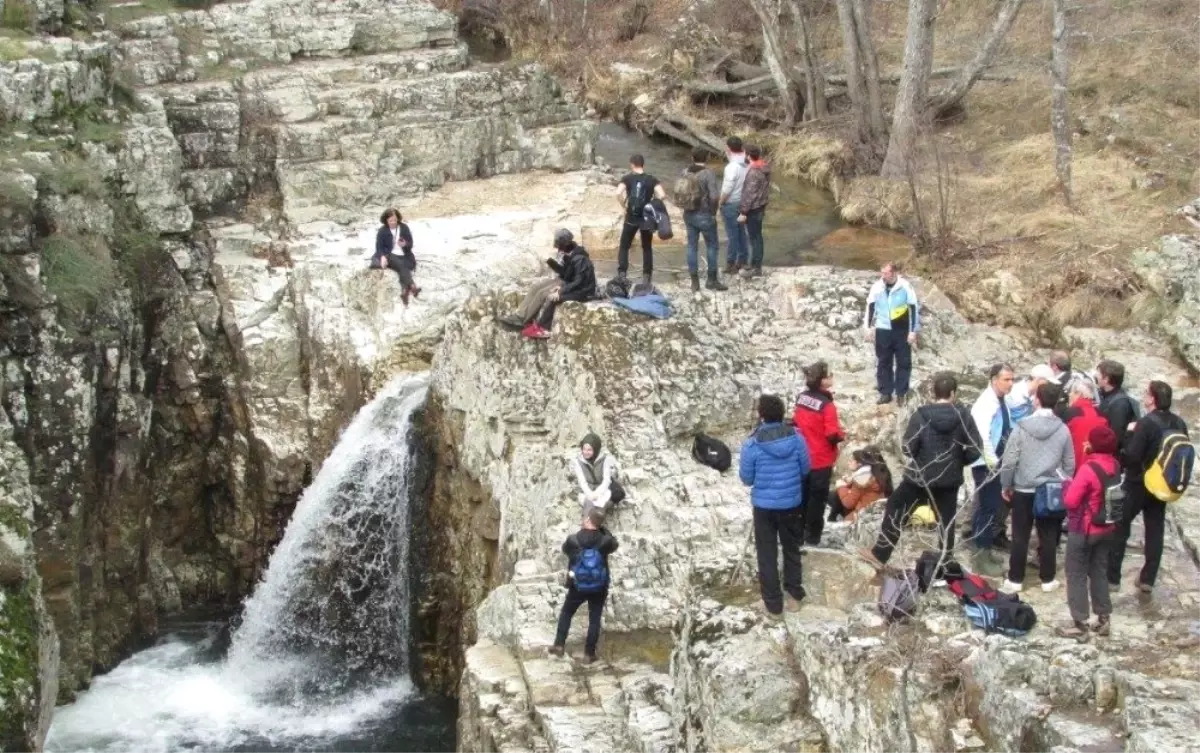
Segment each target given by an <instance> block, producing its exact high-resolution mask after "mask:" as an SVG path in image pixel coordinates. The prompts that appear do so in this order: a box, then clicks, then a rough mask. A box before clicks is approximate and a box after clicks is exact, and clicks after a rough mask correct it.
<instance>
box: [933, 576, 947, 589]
mask: <svg viewBox="0 0 1200 753" xmlns="http://www.w3.org/2000/svg"><path fill="white" fill-rule="evenodd" d="M929 587H930V588H945V587H946V581H944V580H941V579H940V578H939V579H938V580H935V581H934V582H932V583H930V584H929Z"/></svg>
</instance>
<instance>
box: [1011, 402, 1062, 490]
mask: <svg viewBox="0 0 1200 753" xmlns="http://www.w3.org/2000/svg"><path fill="white" fill-rule="evenodd" d="M1074 474H1075V450H1074V448H1072V446H1071V432H1069V431H1067V426H1066V424H1064V423H1063V422H1062V419H1060V418H1059V417H1058V416H1056V415H1054V411H1052V410H1050V409H1049V408H1039V409H1037V410H1035V411H1034V412H1033V415H1031V416H1029V417H1028V418H1025V419H1023V420H1021V421H1019V422H1018V423H1017V428H1016V429H1014V430H1013V433H1012V436H1010V437H1009V438H1008V446H1006V447H1005V448H1004V459H1003V460H1001V461H1000V488H1001V489H1015V490H1016V491H1019V492H1025V493H1032V492H1035V491H1037V488H1038V487H1039V486H1041V485H1042V484H1045V483H1047V482H1049V481H1061V480H1063V479H1066V478H1070V477H1071V476H1072V475H1074Z"/></svg>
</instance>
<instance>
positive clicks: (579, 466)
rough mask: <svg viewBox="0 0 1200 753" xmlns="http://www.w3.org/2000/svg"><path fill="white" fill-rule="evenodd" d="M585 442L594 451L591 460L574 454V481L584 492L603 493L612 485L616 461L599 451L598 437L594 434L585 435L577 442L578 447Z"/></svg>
mask: <svg viewBox="0 0 1200 753" xmlns="http://www.w3.org/2000/svg"><path fill="white" fill-rule="evenodd" d="M585 444H586V445H590V446H591V447H592V450H593V451H594V452H593V453H592V459H591V460H584V459H583V455H576V456H575V462H574V463H572V468H573V469H574V471H575V482H576V483H578V484H579V490H580V491H581V492H583V493H584V494H592V493H593V492H600V493H601V494H603V493H604V492H606V491H608V489H609V487H610V486H611V485H612V480H613V476H615V475H616V461H614V460H613V459H612V457H610V456H608V455H605V454H604V453H603V452H601V449H600V447H601V445H600V437H598V436H596V435H595V434H588V435H587V436H585V437H584V438H583V441H582V442H580V443H579V446H580V448H582V447H583V445H585Z"/></svg>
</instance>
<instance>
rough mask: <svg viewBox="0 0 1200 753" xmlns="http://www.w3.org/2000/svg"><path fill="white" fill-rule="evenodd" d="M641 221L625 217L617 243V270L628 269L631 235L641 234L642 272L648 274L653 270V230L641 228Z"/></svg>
mask: <svg viewBox="0 0 1200 753" xmlns="http://www.w3.org/2000/svg"><path fill="white" fill-rule="evenodd" d="M641 226H642V225H641V223H640V222H638V221H633V222H631V221H630V220H629V218H628V217H626V218H625V225H624V226H623V227H622V228H621V242H620V243H619V244H618V245H617V271H618V272H626V271H628V270H629V248H630V247H631V246H632V245H633V236H635V235H641V236H642V274H644V275H648V274H650V273H651V272H653V271H654V231H653V230H642V229H641Z"/></svg>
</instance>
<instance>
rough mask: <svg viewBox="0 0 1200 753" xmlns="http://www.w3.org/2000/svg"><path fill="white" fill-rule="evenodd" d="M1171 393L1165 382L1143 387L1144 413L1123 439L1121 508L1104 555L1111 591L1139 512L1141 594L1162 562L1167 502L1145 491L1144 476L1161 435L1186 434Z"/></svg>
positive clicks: (1149, 586) (1147, 589) (1115, 586)
mask: <svg viewBox="0 0 1200 753" xmlns="http://www.w3.org/2000/svg"><path fill="white" fill-rule="evenodd" d="M1172 397H1173V392H1172V390H1171V385H1169V384H1167V383H1166V382H1159V381H1153V382H1151V383H1150V385H1149V386H1148V387H1147V388H1146V396H1145V397H1144V398H1143V399H1142V406H1143V407H1145V409H1146V415H1145V416H1143V417H1142V418H1140V419H1138V422H1137V425H1136V426H1135V427H1134V429H1133V431H1132V432H1130V433H1129V436H1128V437H1127V438H1126V444H1125V446H1124V447H1123V448H1122V449H1121V466H1122V467H1123V468H1124V470H1125V510H1124V515H1123V517H1122V520H1121V525H1120V526H1118V528H1117V540H1116V541H1115V542H1113V548H1112V551H1111V552H1110V553H1109V555H1108V585H1109V586H1110V587H1111V588H1112V589H1113V590H1114V591H1115V590H1117V589H1119V588H1120V587H1121V564H1122V562H1123V561H1124V559H1125V545H1126V544H1127V543H1128V542H1129V532H1130V528H1131V527H1132V525H1133V519H1134V518H1136V517H1137V516H1138V515H1139V514H1141V515H1142V523H1143V524H1144V525H1145V526H1146V545H1145V549H1144V553H1145V556H1146V562H1145V564H1143V565H1142V571H1141V573H1140V574H1139V575H1138V580H1137V587H1138V590H1139V591H1141V592H1142V593H1150V592H1151V591H1153V590H1154V581H1155V580H1157V579H1158V567H1159V565H1160V564H1161V563H1162V553H1163V533H1164V529H1165V527H1166V520H1167V503H1166V502H1163V501H1162V500H1160V499H1158V498H1157V497H1154V496H1153V495H1151V494H1150V492H1148V491H1146V481H1145V475H1146V471H1147V469H1149V468H1150V466H1151V465H1153V464H1154V461H1155V459H1156V458H1157V457H1158V453H1159V451H1161V450H1162V440H1163V435H1164V434H1165V433H1166V432H1168V431H1180V432H1183V433H1184V434H1187V431H1188V427H1187V423H1185V422H1184V420H1183V419H1182V418H1180V417H1179V416H1178V415H1176V414H1174V413H1172V412H1171V400H1172Z"/></svg>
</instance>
